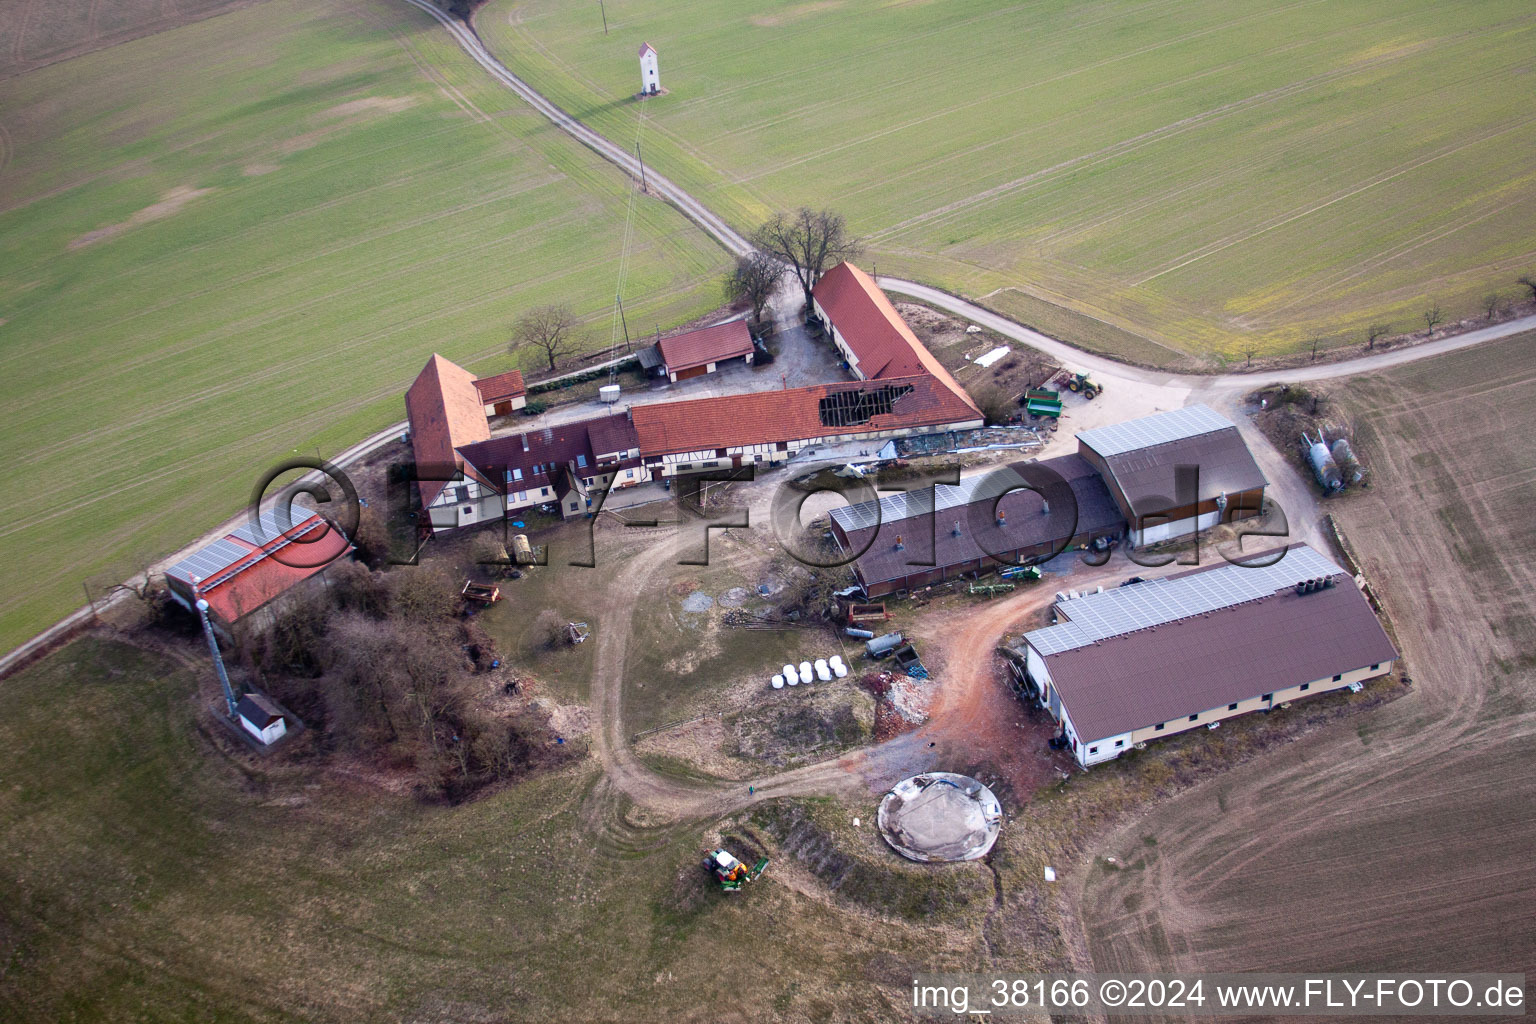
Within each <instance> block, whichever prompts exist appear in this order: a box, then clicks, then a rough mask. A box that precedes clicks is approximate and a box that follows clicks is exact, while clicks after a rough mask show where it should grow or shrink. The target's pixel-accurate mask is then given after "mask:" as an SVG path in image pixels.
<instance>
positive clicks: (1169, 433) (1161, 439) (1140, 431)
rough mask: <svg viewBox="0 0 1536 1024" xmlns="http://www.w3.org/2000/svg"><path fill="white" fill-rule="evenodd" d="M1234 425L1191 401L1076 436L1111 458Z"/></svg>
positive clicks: (1223, 417) (1218, 414) (1207, 408)
mask: <svg viewBox="0 0 1536 1024" xmlns="http://www.w3.org/2000/svg"><path fill="white" fill-rule="evenodd" d="M1231 426H1235V424H1234V423H1233V422H1232V421H1231V420H1229V419H1227V418H1226V417H1225V416H1223V415H1221V414H1220V413H1219V412H1217V411H1215V410H1214V409H1212V408H1211V407H1210V406H1206V405H1190V406H1186V407H1185V408H1183V409H1173V410H1170V411H1169V412H1159V413H1153V414H1152V415H1151V416H1143V417H1141V418H1140V419H1136V420H1126V421H1125V422H1124V423H1113V424H1111V425H1109V426H1107V427H1095V428H1094V429H1093V430H1084V431H1080V432H1079V433H1078V434H1077V439H1078V440H1079V441H1081V442H1083V443H1084V444H1086V445H1087V446H1088V447H1090V448H1092V449H1093V450H1094V451H1096V452H1098V453H1099V454H1100V455H1103V456H1104V457H1106V458H1108V457H1109V456H1111V455H1122V454H1124V453H1125V452H1132V451H1135V450H1136V449H1138V448H1150V447H1152V446H1153V445H1158V444H1167V443H1168V442H1169V441H1180V440H1183V439H1184V438H1186V437H1199V436H1200V435H1201V434H1209V433H1211V432H1213V431H1217V430H1224V429H1226V428H1227V427H1231Z"/></svg>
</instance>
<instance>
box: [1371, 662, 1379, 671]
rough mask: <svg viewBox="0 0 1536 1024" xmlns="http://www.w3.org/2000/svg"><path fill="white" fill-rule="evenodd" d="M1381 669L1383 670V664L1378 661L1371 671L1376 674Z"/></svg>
mask: <svg viewBox="0 0 1536 1024" xmlns="http://www.w3.org/2000/svg"><path fill="white" fill-rule="evenodd" d="M1379 668H1381V662H1379V661H1378V662H1377V663H1376V664H1374V665H1372V666H1371V671H1372V672H1375V671H1376V670H1377V669H1379Z"/></svg>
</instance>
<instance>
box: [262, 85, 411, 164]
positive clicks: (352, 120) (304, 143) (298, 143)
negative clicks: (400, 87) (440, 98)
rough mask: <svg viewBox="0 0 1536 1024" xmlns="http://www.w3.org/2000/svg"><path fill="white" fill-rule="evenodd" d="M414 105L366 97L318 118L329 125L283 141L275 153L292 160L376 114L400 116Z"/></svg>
mask: <svg viewBox="0 0 1536 1024" xmlns="http://www.w3.org/2000/svg"><path fill="white" fill-rule="evenodd" d="M415 105H416V98H415V97H414V96H364V97H362V98H361V99H355V100H348V101H347V102H346V103H338V104H336V106H334V107H328V108H326V109H325V110H323V111H321V112H320V113H319V114H317V115H316V116H315V120H317V121H325V122H329V123H328V124H325V125H324V126H323V127H320V128H316V129H314V130H313V131H307V132H304V133H303V134H301V135H295V136H293V137H292V138H288V139H284V140H283V141H282V142H279V143H278V144H277V146H276V149H277V151H278V152H279V153H281V154H283V155H284V156H289V155H291V154H293V153H298V152H301V151H302V150H306V149H309V148H310V147H312V146H316V145H319V144H320V142H321V141H323V140H324V139H325V138H326V136H328V135H331V134H332V133H334V132H338V131H341V130H343V129H345V128H349V127H351V126H352V125H355V124H358V123H359V122H361V121H364V120H366V119H367V118H369V117H371V116H373V115H375V114H398V113H399V112H400V111H402V110H407V109H409V108H411V107H413V106H415Z"/></svg>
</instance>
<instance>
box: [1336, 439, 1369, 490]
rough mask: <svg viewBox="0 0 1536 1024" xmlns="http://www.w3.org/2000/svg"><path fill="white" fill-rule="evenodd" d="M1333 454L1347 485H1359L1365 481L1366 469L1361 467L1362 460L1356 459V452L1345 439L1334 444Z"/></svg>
mask: <svg viewBox="0 0 1536 1024" xmlns="http://www.w3.org/2000/svg"><path fill="white" fill-rule="evenodd" d="M1331 454H1332V455H1333V461H1334V462H1336V463H1338V466H1339V472H1340V473H1341V474H1342V475H1343V477H1344V482H1345V483H1346V484H1358V483H1359V482H1360V481H1361V480H1364V479H1365V469H1364V468H1363V467H1362V466H1361V465H1360V460H1359V459H1357V458H1355V450H1354V449H1353V448H1351V447H1350V446H1349V442H1348V441H1346V440H1345V439H1344V438H1342V437H1340V438H1337V439H1336V440H1335V441H1334V442H1333V450H1332V452H1331Z"/></svg>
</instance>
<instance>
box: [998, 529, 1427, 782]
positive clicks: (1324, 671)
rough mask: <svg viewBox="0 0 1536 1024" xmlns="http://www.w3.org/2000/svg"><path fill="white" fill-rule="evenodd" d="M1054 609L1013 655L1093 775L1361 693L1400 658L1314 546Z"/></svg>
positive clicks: (1362, 601)
mask: <svg viewBox="0 0 1536 1024" xmlns="http://www.w3.org/2000/svg"><path fill="white" fill-rule="evenodd" d="M1282 552H1283V557H1281V558H1280V559H1279V560H1278V561H1276V562H1274V563H1273V564H1272V565H1268V566H1260V565H1259V563H1260V562H1263V561H1268V560H1269V557H1270V556H1273V555H1277V554H1281V553H1282ZM1055 612H1056V617H1057V620H1058V621H1057V624H1056V625H1053V626H1048V627H1046V628H1044V629H1038V630H1035V631H1034V632H1032V633H1028V634H1026V635H1025V636H1024V639H1023V641H1022V643H1021V644H1020V645H1019V646H1017V647H1015V648H1014V655H1015V660H1014V662H1013V664H1014V670H1015V674H1016V675H1018V676H1020V677H1021V682H1022V683H1023V685H1024V686H1025V688H1026V690H1027V692H1029V693H1030V694H1031V695H1032V696H1033V697H1034V698H1035V699H1037V700H1038V701H1039V702H1040V704H1041V706H1043V707H1045V708H1046V709H1047V710H1048V711H1049V712H1050V713H1051V715H1052V717H1054V718H1055V719H1056V720H1057V721H1058V722H1060V723H1061V727H1062V734H1063V736H1064V738H1065V739H1066V741H1067V743H1068V745H1069V747H1070V748H1071V750H1072V754H1073V756H1074V757H1075V758H1076V759H1077V762H1078V763H1079V764H1081V765H1083V766H1084V767H1087V766H1088V765H1092V764H1097V763H1099V762H1101V761H1107V760H1109V759H1111V758H1114V757H1118V756H1119V755H1120V754H1122V753H1124V752H1125V751H1126V750H1127V749H1128V748H1130V747H1134V746H1135V745H1136V744H1138V743H1144V742H1146V741H1148V740H1153V739H1158V738H1161V737H1164V736H1172V735H1174V734H1175V733H1180V732H1184V731H1185V730H1188V729H1194V728H1197V727H1200V726H1206V727H1209V728H1215V727H1216V725H1217V723H1219V722H1221V721H1223V720H1224V719H1228V718H1232V717H1235V716H1237V715H1243V714H1247V713H1248V712H1250V711H1266V710H1268V709H1270V708H1273V707H1276V706H1278V705H1281V704H1284V703H1285V702H1287V701H1292V700H1297V699H1299V698H1302V697H1307V696H1311V695H1313V694H1318V693H1327V692H1329V691H1331V690H1338V689H1342V688H1344V687H1349V686H1353V685H1354V684H1356V683H1360V682H1363V681H1365V680H1367V679H1372V678H1374V677H1376V676H1380V675H1384V674H1386V673H1387V672H1390V671H1391V670H1392V663H1393V661H1394V660H1395V659H1396V658H1397V652H1396V650H1394V648H1393V647H1392V642H1391V641H1390V640H1389V639H1388V638H1387V634H1386V632H1385V631H1384V630H1383V629H1382V628H1381V623H1380V622H1378V621H1377V619H1376V615H1375V613H1374V612H1372V610H1371V606H1370V603H1369V602H1368V601H1367V600H1366V598H1365V596H1364V595H1363V594H1362V593H1361V592H1360V589H1359V587H1358V586H1357V585H1356V583H1355V581H1354V579H1353V578H1351V577H1350V575H1349V574H1348V573H1346V572H1345V571H1344V570H1343V569H1341V568H1339V566H1337V565H1335V564H1334V563H1333V562H1332V561H1330V560H1329V559H1327V558H1326V557H1324V556H1323V555H1322V554H1320V553H1319V552H1317V551H1315V550H1313V549H1312V548H1310V547H1308V546H1307V545H1305V544H1293V545H1291V546H1290V547H1288V548H1283V549H1276V550H1275V551H1273V552H1266V553H1265V554H1261V555H1255V556H1253V559H1252V560H1251V561H1250V562H1249V563H1248V564H1247V565H1236V564H1220V565H1212V566H1205V567H1202V568H1199V569H1193V570H1191V571H1189V572H1184V573H1178V574H1176V575H1172V576H1166V577H1162V578H1160V579H1155V580H1149V581H1146V582H1142V583H1137V584H1134V585H1130V586H1121V587H1119V588H1116V589H1114V590H1109V591H1103V592H1100V593H1093V594H1083V595H1082V596H1080V597H1074V598H1069V599H1067V600H1061V601H1058V602H1057V604H1056V606H1055ZM1020 663H1022V664H1020Z"/></svg>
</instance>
